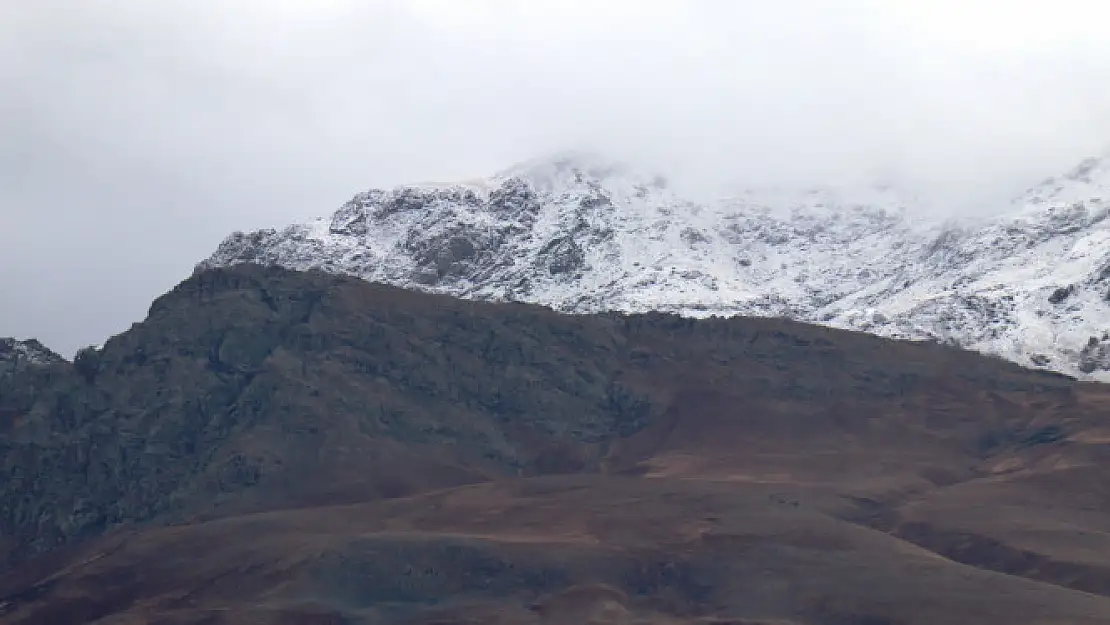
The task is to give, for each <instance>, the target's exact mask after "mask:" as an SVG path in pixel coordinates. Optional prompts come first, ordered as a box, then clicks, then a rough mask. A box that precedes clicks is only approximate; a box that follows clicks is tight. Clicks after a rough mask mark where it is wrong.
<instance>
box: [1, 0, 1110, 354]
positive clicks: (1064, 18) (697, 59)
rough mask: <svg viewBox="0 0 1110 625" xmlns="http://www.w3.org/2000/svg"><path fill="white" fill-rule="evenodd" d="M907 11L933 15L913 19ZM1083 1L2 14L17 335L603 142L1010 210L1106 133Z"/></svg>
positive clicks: (1093, 14)
mask: <svg viewBox="0 0 1110 625" xmlns="http://www.w3.org/2000/svg"><path fill="white" fill-rule="evenodd" d="M906 5H913V6H906ZM1108 17H1110V9H1108V8H1103V7H1101V5H1098V4H1097V3H1091V2H1078V1H1076V2H1067V1H1058V2H1054V3H1051V4H1046V3H1043V2H1020V1H1009V2H1005V3H1001V2H988V1H986V0H982V1H980V2H974V1H969V2H962V3H958V2H944V1H941V2H933V3H928V4H927V5H926V4H923V3H898V2H878V1H871V0H857V1H853V2H834V1H831V0H830V1H820V0H793V1H790V0H787V1H784V2H778V3H770V2H757V1H754V0H753V1H750V2H748V1H739V2H733V1H727V0H722V1H719V2H709V1H706V2H696V1H690V2H648V1H644V0H640V1H631V0H629V1H620V0H608V1H607V2H601V3H599V2H584V1H582V2H578V1H571V0H559V1H557V2H546V1H543V0H527V1H525V0H520V1H518V2H510V1H508V0H505V1H501V2H496V1H484V2H483V1H480V0H470V1H468V2H457V1H455V0H438V1H434V0H407V1H401V0H397V1H379V2H358V1H355V0H350V1H330V2H329V1H321V2H314V3H305V2H293V1H275V0H268V1H265V2H262V1H248V0H244V1H240V2H234V3H229V2H223V1H218V0H192V1H189V2H184V1H182V2H171V1H166V2H146V1H140V0H89V1H87V2H78V1H77V0H69V1H60V0H35V1H34V2H9V3H5V4H3V5H2V6H0V81H2V84H4V85H5V87H4V91H5V94H4V97H3V98H0V133H2V136H3V137H4V138H5V140H4V141H3V142H2V143H0V216H2V220H3V221H2V224H0V263H3V267H4V270H3V272H2V273H0V292H2V293H3V294H4V304H5V305H4V306H3V307H0V335H4V334H15V335H20V336H31V335H34V336H39V337H40V338H42V339H43V340H44V341H45V342H47V343H48V344H49V345H51V346H52V347H55V348H56V349H60V350H63V351H65V352H69V353H72V351H73V350H74V349H76V348H77V347H78V346H80V345H82V344H86V343H93V342H99V341H101V340H103V338H104V337H106V336H107V335H109V334H112V333H115V332H118V331H120V330H122V329H124V328H125V327H126V326H127V324H128V323H130V322H131V321H134V320H138V319H141V318H142V316H143V315H144V313H145V308H146V305H147V304H148V303H149V301H150V300H151V299H152V298H153V297H154V296H155V295H157V294H158V293H160V292H162V291H164V290H166V289H168V288H169V287H171V286H172V285H173V284H174V283H175V282H177V281H178V280H180V279H181V278H182V277H184V276H185V275H186V274H187V273H188V272H189V271H190V269H191V267H192V264H193V263H194V262H195V261H197V260H199V259H200V258H201V257H203V256H205V255H206V254H207V253H208V252H209V251H210V250H211V249H212V248H213V247H214V246H215V245H216V243H217V242H218V241H219V240H220V239H221V238H222V237H223V236H224V235H225V234H227V233H228V232H229V231H231V230H235V229H251V228H258V227H267V226H279V225H281V224H284V223H287V222H290V221H293V220H299V219H304V218H306V217H310V216H314V215H317V214H322V213H325V212H328V211H329V210H331V209H332V208H333V207H334V206H336V205H338V204H339V203H341V202H342V201H344V200H345V199H347V197H349V196H350V195H351V194H352V193H353V192H355V191H357V190H360V189H364V188H367V187H369V186H381V185H390V184H396V183H400V182H404V181H408V180H427V179H439V180H443V179H452V178H466V177H472V176H475V175H482V174H486V173H490V172H492V171H494V170H497V169H500V168H502V167H504V166H507V165H509V164H511V163H513V162H516V161H519V160H523V159H527V158H530V157H533V156H536V155H538V154H542V153H544V152H548V151H553V150H558V149H563V148H568V147H586V148H592V149H596V150H600V151H604V152H607V153H611V154H613V155H614V156H616V157H619V158H635V159H639V160H643V161H646V162H648V163H649V164H650V165H652V166H656V167H659V168H661V169H664V170H666V171H667V172H669V173H670V174H671V175H672V176H674V177H678V178H681V179H684V180H686V181H687V183H688V184H691V185H694V186H700V187H709V186H711V185H720V184H734V185H744V184H766V183H775V184H801V183H810V182H818V183H836V182H848V183H856V182H867V181H872V180H884V181H896V182H900V183H904V184H907V185H911V186H917V187H923V188H927V189H929V190H932V191H934V192H935V193H937V194H938V195H940V196H943V197H947V198H950V201H949V203H948V204H947V205H946V206H947V207H948V210H949V212H952V213H958V212H967V211H978V212H990V211H995V210H998V207H999V206H1000V203H999V198H1003V197H1005V196H1007V195H1008V194H1012V192H1013V191H1015V190H1018V189H1020V188H1021V187H1022V186H1024V185H1027V184H1030V183H1033V182H1036V181H1037V180H1039V179H1040V178H1043V177H1045V176H1048V175H1052V174H1055V173H1058V172H1059V171H1061V170H1063V169H1066V168H1068V167H1070V166H1071V165H1072V164H1074V162H1076V161H1078V160H1079V159H1080V158H1082V157H1083V156H1086V155H1089V154H1092V153H1096V152H1100V151H1102V150H1104V149H1105V146H1106V145H1107V141H1110V113H1108V111H1110V81H1106V80H1105V76H1108V75H1110V40H1107V39H1106V38H1105V37H1104V36H1103V33H1102V32H1099V31H1098V30H1097V28H1096V27H1097V26H1099V25H1101V24H1105V23H1106V21H1107V18H1108Z"/></svg>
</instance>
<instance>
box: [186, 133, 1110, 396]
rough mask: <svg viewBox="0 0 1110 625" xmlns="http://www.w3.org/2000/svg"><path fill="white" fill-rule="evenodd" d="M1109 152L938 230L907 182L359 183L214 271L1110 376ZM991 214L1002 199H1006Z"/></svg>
mask: <svg viewBox="0 0 1110 625" xmlns="http://www.w3.org/2000/svg"><path fill="white" fill-rule="evenodd" d="M1108 190H1110V159H1105V158H1093V159H1088V160H1086V161H1084V162H1082V163H1080V164H1079V165H1078V166H1077V167H1075V168H1074V169H1073V170H1071V171H1069V172H1066V173H1065V174H1063V175H1061V176H1058V177H1054V178H1049V179H1048V180H1046V181H1044V182H1043V183H1041V184H1040V185H1037V186H1035V187H1033V188H1032V189H1029V190H1028V191H1025V192H1023V193H1021V194H1019V196H1018V197H1017V198H1016V199H1015V200H1014V202H1013V203H1012V205H1011V206H1009V207H1008V208H1005V209H1004V210H1000V211H994V212H995V213H999V214H1000V216H998V217H994V218H991V219H977V220H972V219H966V220H956V221H946V222H933V221H929V220H927V219H923V218H921V215H922V214H924V213H927V212H928V211H927V210H925V209H923V208H922V207H921V205H920V203H919V200H918V199H917V198H916V197H914V196H912V195H907V194H900V193H899V192H898V191H897V190H895V189H890V188H867V189H835V188H817V189H810V190H805V191H801V192H796V191H788V190H781V189H778V190H775V189H763V190H749V191H745V192H741V193H736V194H732V195H731V196H729V197H723V198H720V199H717V200H713V201H692V200H690V199H688V198H686V197H684V196H683V195H682V194H680V193H678V192H676V191H675V190H674V189H672V188H671V186H670V185H669V184H668V181H667V180H666V179H665V178H664V177H661V176H656V175H650V174H642V173H639V172H637V171H636V170H634V169H632V168H630V167H628V166H626V165H622V164H618V163H613V162H610V161H607V160H605V159H602V158H599V157H597V156H595V155H588V154H568V155H560V156H557V157H553V158H549V159H541V160H537V161H534V162H530V163H525V164H523V165H520V166H517V167H515V168H512V169H510V170H508V171H505V172H502V173H499V174H497V175H494V176H492V177H490V178H488V179H483V180H477V181H471V182H466V183H459V184H437V185H409V186H404V187H399V188H396V189H391V190H371V191H367V192H364V193H360V194H358V195H356V196H355V197H354V198H353V199H352V200H351V201H350V202H348V203H347V204H345V205H344V206H342V207H341V208H340V209H339V210H338V211H337V212H335V214H333V215H331V216H330V217H325V218H321V219H318V220H315V221H312V222H310V223H306V224H300V225H293V226H290V227H288V228H284V229H282V230H263V231H258V232H252V233H235V234H233V235H232V236H230V237H229V238H228V239H227V240H226V241H224V242H223V244H221V245H220V246H219V249H218V250H217V251H216V252H215V253H214V254H213V255H212V256H211V257H210V258H208V259H206V260H205V261H203V262H202V263H200V265H199V269H201V270H203V269H206V268H211V267H221V266H228V265H233V264H237V263H243V262H254V263H262V264H268V265H279V266H283V267H286V268H291V269H320V270H323V271H328V272H334V273H342V274H348V275H353V276H357V277H361V278H364V279H367V280H372V281H376V282H384V283H388V284H394V285H398V286H403V287H405V288H410V289H416V290H421V291H427V292H434V293H444V294H450V295H455V296H459V297H466V298H472V299H479V300H498V301H525V302H532V303H539V304H544V305H548V306H551V307H553V308H555V309H557V310H560V311H565V312H575V313H588V312H599V311H625V312H644V311H649V310H655V311H664V312H676V313H680V314H683V315H687V316H693V317H705V316H708V315H711V314H718V315H730V316H731V315H760V316H786V317H789V318H793V319H797V320H802V321H808V322H813V323H821V324H826V325H831V326H834V327H843V328H853V329H860V330H864V331H867V332H871V333H875V334H878V335H881V336H888V337H896V338H911V339H928V340H938V341H945V342H951V343H954V344H958V345H962V346H964V347H967V348H969V349H974V350H978V351H982V352H986V353H990V354H995V355H999V356H1002V357H1004V358H1007V359H1010V360H1013V361H1015V362H1018V363H1021V364H1024V365H1026V366H1032V367H1041V368H1046V369H1051V370H1054V371H1060V372H1065V373H1068V374H1071V375H1076V376H1081V377H1092V378H1096V379H1103V378H1107V376H1110V303H1108V301H1107V299H1108V297H1110V296H1108V292H1110V282H1108V280H1110V278H1108V276H1110V251H1108V249H1107V247H1106V245H1105V243H1106V241H1107V239H1108V237H1110V221H1107V220H1106V216H1107V210H1110V207H1108V206H1107V204H1108V203H1110V194H1108V193H1107V191H1108ZM987 212H990V211H987Z"/></svg>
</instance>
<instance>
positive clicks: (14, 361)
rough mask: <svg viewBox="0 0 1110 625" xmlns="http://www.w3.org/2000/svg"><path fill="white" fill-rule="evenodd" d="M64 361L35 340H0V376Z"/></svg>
mask: <svg viewBox="0 0 1110 625" xmlns="http://www.w3.org/2000/svg"><path fill="white" fill-rule="evenodd" d="M63 362H65V359H64V358H62V357H61V356H59V355H58V354H56V353H54V352H52V351H50V350H49V349H47V348H46V346H45V345H43V344H42V343H40V342H38V341H37V340H35V339H30V340H26V341H20V340H17V339H13V338H0V376H3V375H10V374H13V373H15V372H16V371H19V370H22V369H25V368H27V367H41V366H45V365H56V364H60V363H63Z"/></svg>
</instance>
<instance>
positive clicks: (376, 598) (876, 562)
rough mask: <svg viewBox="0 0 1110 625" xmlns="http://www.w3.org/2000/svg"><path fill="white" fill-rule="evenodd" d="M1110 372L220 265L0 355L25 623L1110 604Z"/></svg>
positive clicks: (835, 334) (1085, 612)
mask: <svg viewBox="0 0 1110 625" xmlns="http://www.w3.org/2000/svg"><path fill="white" fill-rule="evenodd" d="M1108 403H1110V393H1107V391H1106V390H1105V389H1104V388H1103V387H1102V386H1098V385H1086V384H1077V383H1075V382H1074V381H1072V380H1070V379H1068V378H1065V377H1063V376H1059V375H1053V374H1045V373H1037V372H1031V371H1026V370H1022V369H1020V368H1018V367H1016V366H1014V365H1011V364H1008V363H1004V362H1002V361H999V360H995V359H990V358H985V357H982V356H978V355H975V354H971V353H967V352H962V351H958V350H954V349H950V348H946V347H942V346H939V345H932V344H909V343H898V342H891V341H886V340H883V339H878V338H875V337H872V336H867V335H863V334H858V333H850V332H843V331H835V330H830V329H826V328H819V327H814V326H806V325H801V324H797V323H792V322H787V321H780V320H772V319H730V320H723V319H710V320H703V321H693V320H688V319H680V318H677V317H672V316H667V315H644V316H620V315H604V316H562V315H558V314H556V313H554V312H552V311H549V310H546V309H542V308H537V307H532V306H524V305H504V304H500V305H498V304H481V303H474V302H464V301H458V300H453V299H449V298H444V297H437V296H429V295H423V294H417V293H412V292H407V291H402V290H399V289H395V288H391V287H385V286H379V285H372V284H368V283H365V282H362V281H360V280H357V279H353V278H342V277H335V276H327V275H323V274H317V273H295V272H287V271H283V270H279V269H263V268H259V267H254V266H239V267H235V268H233V269H221V270H213V271H209V272H205V273H201V274H199V275H196V276H194V277H192V278H190V279H189V280H187V281H185V282H184V283H182V284H181V285H180V286H178V287H177V288H176V289H174V290H173V291H172V292H171V293H169V294H167V295H166V296H164V297H162V298H160V299H159V300H158V301H156V302H155V303H154V305H153V306H152V307H151V311H150V315H149V317H148V318H147V320H146V321H144V322H143V323H142V324H137V325H136V326H135V327H133V328H132V329H131V330H130V331H128V332H125V333H124V334H122V335H120V336H117V337H114V338H113V339H111V340H109V341H108V342H107V343H106V344H105V346H104V348H103V349H102V350H99V351H98V352H95V353H94V354H91V355H90V356H89V358H88V359H84V360H79V361H78V362H76V363H74V364H72V365H71V364H68V363H58V364H53V365H49V366H44V367H36V368H33V369H28V370H25V371H20V372H18V373H17V374H15V375H13V376H10V377H9V378H6V379H0V417H2V418H3V421H0V452H2V454H3V455H2V456H0V458H2V462H3V465H4V467H5V470H6V471H7V473H8V475H9V476H10V479H8V480H6V481H5V482H4V483H3V485H2V486H0V488H2V490H0V497H2V502H3V504H4V505H3V508H2V511H0V515H2V516H0V536H2V539H0V540H2V542H0V547H2V548H3V549H4V553H5V554H6V559H7V562H8V563H9V564H17V563H18V564H19V566H18V567H12V568H10V570H9V573H8V575H7V576H6V577H5V579H4V581H3V582H2V586H0V622H11V623H24V624H27V625H30V624H31V623H53V622H92V621H94V620H96V619H102V620H99V621H96V622H103V623H129V622H136V623H140V622H141V623H145V622H164V623H221V622H227V623H232V622H234V623H241V622H257V623H274V624H276V623H285V624H293V623H363V622H365V623H378V622H382V623H386V622H402V621H404V620H406V619H407V620H410V621H414V622H439V623H448V622H459V623H462V622H498V621H497V619H501V622H505V623H562V622H567V623H570V622H589V619H591V618H594V619H595V620H596V622H611V623H622V622H633V621H635V620H636V619H646V620H647V621H649V622H659V623H677V622H690V623H692V622H713V621H712V619H725V620H723V621H721V620H719V621H717V622H731V623H775V622H779V623H813V624H818V623H821V624H823V623H838V624H844V625H848V624H851V623H859V624H861V625H873V624H878V623H890V624H903V623H905V624H910V623H922V624H924V623H933V622H938V620H939V621H940V622H961V620H962V619H967V621H966V622H976V623H999V624H1002V623H1007V624H1008V623H1039V622H1054V623H1084V624H1085V623H1097V622H1106V619H1110V603H1108V602H1110V599H1107V598H1106V597H1107V596H1110V577H1107V576H1105V575H1104V573H1103V571H1105V570H1110V568H1108V567H1107V563H1106V562H1105V557H1104V556H1103V555H1101V554H1103V553H1105V550H1104V549H1103V543H1102V542H1101V541H1102V538H1101V536H1102V535H1103V534H1102V532H1106V531H1108V521H1110V514H1108V511H1110V505H1107V503H1106V500H1105V498H1104V497H1103V495H1104V493H1103V491H1104V490H1105V489H1104V487H1103V486H1101V485H1100V484H1101V483H1100V482H1098V480H1097V477H1096V476H1097V475H1098V474H1099V472H1104V470H1105V469H1104V468H1105V467H1106V466H1107V455H1106V453H1107V449H1108V448H1107V443H1108V442H1110V436H1107V435H1106V432H1107V431H1108V427H1110V423H1108V422H1107V419H1106V418H1105V417H1104V416H1103V415H1105V414H1107V413H1106V411H1105V409H1104V408H1105V407H1106V406H1107V405H1108ZM552 474H568V475H565V476H562V477H558V476H555V475H552ZM482 482H488V483H485V484H480V483H482ZM260 512H261V514H258V513H260ZM251 513H253V514H251ZM167 523H170V524H175V526H172V527H167V526H166V524H167ZM1066 523H1070V524H1071V525H1070V526H1066V525H1065V524H1066ZM98 536H99V538H97V537H98ZM969 537H970V540H971V542H969ZM975 541H978V542H975ZM911 543H916V545H920V546H915V544H911ZM968 545H971V546H970V547H969V546H968ZM984 545H985V547H984ZM60 546H61V547H60ZM929 550H932V551H929ZM933 552H935V553H933ZM36 554H45V555H38V556H37V557H32V556H36ZM937 554H940V555H937ZM1015 554H1017V555H1015ZM941 556H944V557H941ZM961 563H962V564H961ZM974 567H981V568H982V569H991V570H979V569H976V568H974ZM1085 593H1093V594H1085ZM1097 595H1104V596H1102V597H1100V596H1097ZM5 597H6V598H5ZM988 597H989V598H991V599H990V600H989V601H985V599H984V598H988ZM494 615H497V616H496V617H495V616H494ZM59 619H61V620H59ZM128 619H131V620H128ZM159 619H160V620H159ZM252 619H253V620H252ZM329 619H330V620H329ZM436 619H438V620H436ZM452 619H454V620H452ZM467 619H470V620H467ZM575 619H578V620H575ZM707 619H709V620H707ZM728 619H732V620H728ZM776 619H777V620H776ZM953 619H955V620H953ZM1100 619H1101V620H1100Z"/></svg>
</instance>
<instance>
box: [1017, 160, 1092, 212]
mask: <svg viewBox="0 0 1110 625" xmlns="http://www.w3.org/2000/svg"><path fill="white" fill-rule="evenodd" d="M1108 193H1110V157H1108V156H1099V157H1091V158H1086V159H1083V160H1082V161H1080V162H1079V164H1078V165H1076V166H1075V167H1073V168H1072V169H1070V170H1068V171H1067V172H1065V173H1064V174H1063V175H1060V176H1056V177H1051V178H1047V179H1045V180H1044V181H1043V182H1041V183H1040V184H1038V185H1036V186H1034V187H1032V188H1031V189H1029V190H1027V191H1026V192H1025V193H1024V194H1022V195H1021V196H1020V197H1018V198H1017V199H1016V200H1015V202H1016V203H1018V204H1019V205H1028V206H1030V207H1038V206H1042V205H1045V204H1073V203H1076V202H1080V203H1088V202H1090V203H1095V204H1102V203H1104V202H1105V203H1110V195H1108Z"/></svg>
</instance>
